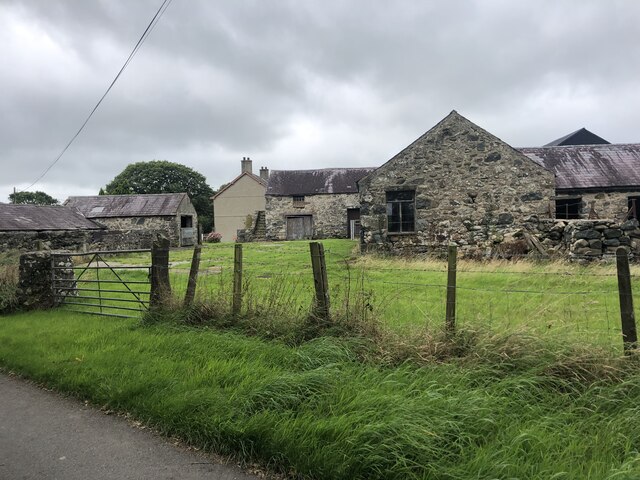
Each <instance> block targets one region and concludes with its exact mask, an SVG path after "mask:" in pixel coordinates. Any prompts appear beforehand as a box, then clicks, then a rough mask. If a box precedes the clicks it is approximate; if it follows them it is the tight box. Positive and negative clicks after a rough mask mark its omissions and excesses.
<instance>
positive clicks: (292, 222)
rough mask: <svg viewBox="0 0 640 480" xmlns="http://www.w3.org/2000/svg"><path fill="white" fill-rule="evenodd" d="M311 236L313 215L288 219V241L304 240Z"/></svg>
mask: <svg viewBox="0 0 640 480" xmlns="http://www.w3.org/2000/svg"><path fill="white" fill-rule="evenodd" d="M311 236H312V228H311V215H300V216H297V217H287V240H303V239H305V238H311Z"/></svg>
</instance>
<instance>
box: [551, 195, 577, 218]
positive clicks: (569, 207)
mask: <svg viewBox="0 0 640 480" xmlns="http://www.w3.org/2000/svg"><path fill="white" fill-rule="evenodd" d="M581 209H582V197H573V198H556V218H558V219H560V220H574V219H576V218H580V210H581Z"/></svg>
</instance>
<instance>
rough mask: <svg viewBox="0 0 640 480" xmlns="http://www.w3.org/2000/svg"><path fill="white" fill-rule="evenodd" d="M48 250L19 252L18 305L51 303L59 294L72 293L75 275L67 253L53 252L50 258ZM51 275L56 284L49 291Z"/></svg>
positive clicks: (33, 306)
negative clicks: (58, 253)
mask: <svg viewBox="0 0 640 480" xmlns="http://www.w3.org/2000/svg"><path fill="white" fill-rule="evenodd" d="M51 260H52V257H51V253H50V252H30V253H25V254H23V255H21V256H20V280H19V283H18V290H17V296H18V308H23V309H26V310H32V309H45V308H51V307H54V306H55V305H56V304H57V303H58V301H56V298H59V297H60V296H67V295H74V294H75V293H76V292H75V290H69V288H71V289H73V288H75V277H74V273H73V268H72V267H73V262H72V260H71V257H70V256H68V255H62V256H56V257H55V262H52V261H51ZM54 279H55V283H56V286H57V287H58V288H59V289H58V290H57V291H56V292H54V291H53V288H52V282H53V281H54Z"/></svg>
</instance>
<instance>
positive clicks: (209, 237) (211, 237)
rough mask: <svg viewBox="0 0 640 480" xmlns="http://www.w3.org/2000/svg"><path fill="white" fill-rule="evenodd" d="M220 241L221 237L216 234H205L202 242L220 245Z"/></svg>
mask: <svg viewBox="0 0 640 480" xmlns="http://www.w3.org/2000/svg"><path fill="white" fill-rule="evenodd" d="M221 240H222V235H220V234H219V233H218V232H211V233H207V234H206V235H205V236H204V241H205V242H206V243H220V241H221Z"/></svg>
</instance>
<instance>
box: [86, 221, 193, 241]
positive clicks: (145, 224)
mask: <svg viewBox="0 0 640 480" xmlns="http://www.w3.org/2000/svg"><path fill="white" fill-rule="evenodd" d="M185 215H191V213H185ZM92 220H95V221H96V222H98V223H100V224H101V225H104V226H105V227H107V229H109V230H115V231H120V232H152V233H162V234H163V235H164V236H166V237H167V238H168V239H169V241H170V242H171V246H172V247H179V246H180V216H178V217H177V218H176V217H174V216H167V217H112V218H93V219H92ZM194 221H196V222H197V217H194ZM194 225H195V224H194Z"/></svg>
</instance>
